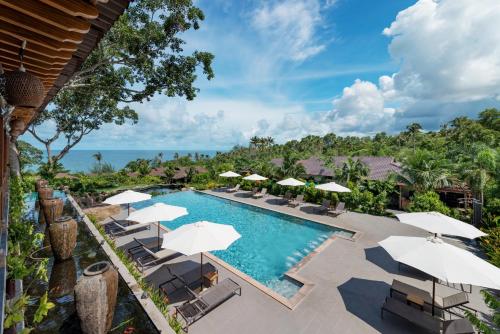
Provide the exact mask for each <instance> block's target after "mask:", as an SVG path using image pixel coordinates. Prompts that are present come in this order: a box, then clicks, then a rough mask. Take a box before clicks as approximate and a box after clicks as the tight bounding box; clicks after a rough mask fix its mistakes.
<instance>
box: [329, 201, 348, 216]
mask: <svg viewBox="0 0 500 334" xmlns="http://www.w3.org/2000/svg"><path fill="white" fill-rule="evenodd" d="M344 212H345V203H344V202H338V204H337V207H336V208H335V209H333V210H328V213H329V214H331V215H333V216H338V215H340V214H342V213H344Z"/></svg>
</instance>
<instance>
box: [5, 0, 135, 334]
mask: <svg viewBox="0 0 500 334" xmlns="http://www.w3.org/2000/svg"><path fill="white" fill-rule="evenodd" d="M129 2H130V0H0V64H1V65H2V67H3V69H4V71H5V72H6V73H9V72H10V71H14V70H16V69H18V68H19V65H20V60H19V49H20V47H21V45H22V44H23V42H24V41H25V42H26V48H25V51H24V59H23V60H24V61H23V63H24V68H25V69H26V72H28V73H31V74H33V75H34V76H36V77H38V78H39V79H40V80H41V81H42V83H43V89H44V98H43V103H42V105H41V106H40V107H38V108H26V107H13V106H9V105H7V104H6V103H5V99H3V98H2V99H1V101H2V103H1V105H0V108H1V115H0V127H1V129H2V132H1V134H0V147H1V154H0V214H1V216H0V217H1V225H0V227H1V229H0V231H1V234H0V304H1V305H0V312H1V315H0V317H1V318H0V332H3V320H4V319H3V318H4V302H5V293H4V291H5V278H6V256H7V251H8V250H7V245H6V243H7V227H8V200H9V199H8V198H9V196H8V181H9V168H8V167H9V166H8V161H9V156H8V152H9V142H10V133H9V131H10V129H9V124H12V122H14V121H17V124H21V125H22V129H21V131H22V132H23V131H25V130H26V128H27V126H28V125H29V124H30V122H32V121H33V120H34V119H35V118H36V116H37V113H38V112H39V111H40V110H42V109H43V108H45V107H46V106H47V104H48V103H49V102H50V100H51V99H52V98H53V97H54V96H55V95H56V94H57V92H58V91H59V90H60V89H61V87H62V86H63V85H64V84H65V83H66V82H67V81H68V80H69V79H70V78H71V77H72V75H73V73H74V72H75V71H77V70H78V69H79V68H80V67H81V65H82V63H83V62H84V61H85V59H86V58H87V57H88V55H89V54H90V53H91V51H92V50H93V49H94V48H95V47H96V45H97V43H98V42H99V41H100V39H101V38H102V37H103V36H104V34H105V33H106V32H107V31H108V30H109V29H110V28H111V26H112V25H113V23H114V22H115V21H116V19H117V18H118V17H119V16H120V15H121V14H122V13H123V12H124V10H125V9H126V8H127V7H128V5H129ZM18 120H21V121H22V122H18Z"/></svg>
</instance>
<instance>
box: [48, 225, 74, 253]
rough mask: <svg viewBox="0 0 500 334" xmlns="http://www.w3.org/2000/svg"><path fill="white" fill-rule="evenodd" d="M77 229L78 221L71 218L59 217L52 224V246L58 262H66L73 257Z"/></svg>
mask: <svg viewBox="0 0 500 334" xmlns="http://www.w3.org/2000/svg"><path fill="white" fill-rule="evenodd" d="M77 229H78V226H77V223H76V221H75V220H74V219H73V218H71V217H70V216H63V217H59V218H57V219H56V220H54V222H53V223H52V224H50V226H49V235H50V245H51V246H52V252H53V253H54V257H55V258H56V260H57V261H64V260H66V259H69V258H70V257H71V255H73V250H74V249H75V246H76V233H77Z"/></svg>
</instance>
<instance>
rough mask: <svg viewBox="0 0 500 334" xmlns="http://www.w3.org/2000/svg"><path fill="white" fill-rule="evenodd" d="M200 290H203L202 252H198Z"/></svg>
mask: <svg viewBox="0 0 500 334" xmlns="http://www.w3.org/2000/svg"><path fill="white" fill-rule="evenodd" d="M200 281H201V283H200V291H203V252H201V253H200Z"/></svg>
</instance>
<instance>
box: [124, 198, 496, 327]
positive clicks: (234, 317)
mask: <svg viewBox="0 0 500 334" xmlns="http://www.w3.org/2000/svg"><path fill="white" fill-rule="evenodd" d="M207 193H208V194H211V195H215V196H220V197H223V198H228V199H232V200H235V201H239V202H242V203H246V204H251V205H255V206H258V207H261V208H265V209H271V210H275V211H278V212H282V213H286V214H290V215H293V216H297V217H300V218H304V219H309V220H313V221H316V222H319V223H323V224H327V225H332V226H337V227H341V228H345V229H347V230H352V231H359V233H357V235H356V236H355V240H354V241H352V240H347V239H343V238H334V239H333V240H332V241H331V242H327V243H325V244H324V246H323V247H321V248H322V249H321V251H319V252H317V254H315V255H314V256H312V257H310V258H309V259H308V261H306V262H304V263H303V264H302V265H301V266H300V267H298V268H296V270H295V274H296V275H299V276H300V278H301V279H304V280H306V281H308V282H310V283H311V287H310V289H309V291H307V294H305V296H303V298H302V299H301V300H300V301H299V302H298V303H297V304H296V305H295V306H294V307H293V308H292V309H291V308H290V307H287V306H285V305H284V304H283V303H281V302H279V301H278V300H276V299H275V298H273V297H271V296H270V295H269V294H267V293H265V292H263V291H262V290H261V289H258V288H257V287H255V285H254V284H251V283H249V281H247V280H246V279H245V277H243V276H240V275H237V274H235V273H236V271H234V270H228V269H226V267H225V266H224V265H221V262H220V261H217V260H216V259H215V258H214V257H213V256H212V255H210V254H207V256H205V257H204V258H205V261H210V262H212V264H214V265H215V266H216V267H217V268H218V270H219V276H220V279H224V278H225V277H231V278H232V279H234V280H235V281H237V282H238V283H239V284H240V285H241V286H242V292H243V293H242V296H235V297H233V298H231V299H230V300H228V301H226V302H225V303H223V304H222V305H220V306H219V307H217V308H216V309H215V310H214V311H212V312H211V313H209V314H208V315H206V316H205V317H204V318H202V319H201V320H199V321H198V322H196V323H195V324H193V325H192V326H190V327H189V333H194V334H211V333H214V334H219V333H227V334H231V333H238V334H244V333H249V334H250V333H251V334H255V333H266V334H279V333H286V334H290V333H304V334H305V333H307V334H314V333H378V332H381V333H422V329H420V328H418V327H413V326H412V325H410V324H409V323H407V322H405V321H403V320H401V319H398V318H397V317H394V316H390V315H388V316H387V317H385V319H384V320H382V319H381V318H380V306H381V305H382V303H383V301H384V299H385V297H386V296H387V295H388V293H389V287H390V284H391V282H392V280H393V279H394V278H397V279H400V280H402V281H404V282H408V283H410V284H414V285H415V286H420V287H422V288H425V289H430V287H431V281H429V279H428V278H427V277H422V276H420V275H419V274H418V273H416V272H414V271H412V270H411V269H404V268H402V269H401V271H399V270H398V265H397V263H396V262H394V261H393V260H392V259H391V258H390V256H389V255H388V254H387V253H386V252H385V251H384V250H383V249H382V248H381V247H379V246H378V244H377V242H378V241H381V240H383V239H385V238H386V237H388V236H390V235H405V236H427V234H426V233H425V232H423V231H421V230H419V229H417V228H413V227H411V226H408V225H404V224H400V223H398V222H397V220H395V219H392V218H387V217H377V216H372V215H366V214H358V213H353V212H347V213H344V214H342V215H340V216H338V217H336V218H333V217H328V216H322V215H317V214H314V213H312V212H313V207H314V206H313V205H311V204H304V205H302V206H301V207H300V208H295V209H294V208H289V207H287V206H282V205H278V204H277V203H278V202H279V201H278V200H277V198H276V197H274V196H267V197H266V198H263V199H258V200H256V199H253V198H252V197H250V196H249V195H248V193H247V192H244V191H240V192H238V193H235V194H228V193H225V192H218V191H207ZM122 214H123V215H125V213H124V212H123V213H122ZM132 236H135V237H138V238H147V237H153V236H156V228H154V227H153V228H151V230H147V231H143V232H139V233H136V234H134V235H128V236H124V237H120V238H117V240H116V242H117V244H118V245H126V244H127V243H129V242H130V241H131V240H132ZM448 241H449V242H452V243H454V244H456V245H458V246H461V247H467V246H466V245H464V244H463V243H461V242H458V241H456V240H449V239H448ZM167 263H168V264H169V265H174V266H196V265H197V264H199V256H196V255H195V256H191V257H186V256H181V257H177V258H175V259H172V260H170V261H168V262H167ZM163 266H165V264H160V265H158V266H156V267H153V268H150V269H148V270H146V271H145V276H146V279H148V280H149V281H150V282H151V283H153V284H159V283H160V282H161V281H162V277H163V276H164V274H165V271H164V270H162V267H163ZM250 282H251V280H250ZM452 292H456V290H453V289H451V288H449V287H446V286H442V285H438V286H437V293H438V294H442V295H446V294H450V293H452ZM469 305H470V306H471V307H473V308H475V309H478V310H480V311H487V308H486V306H485V305H484V302H483V301H482V298H481V296H480V294H479V288H477V287H474V288H473V293H472V294H471V295H470V304H469Z"/></svg>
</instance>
